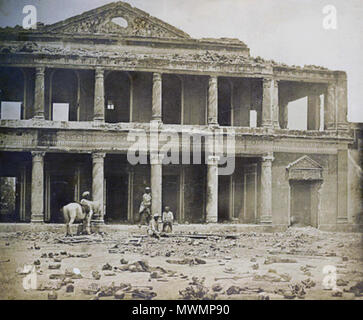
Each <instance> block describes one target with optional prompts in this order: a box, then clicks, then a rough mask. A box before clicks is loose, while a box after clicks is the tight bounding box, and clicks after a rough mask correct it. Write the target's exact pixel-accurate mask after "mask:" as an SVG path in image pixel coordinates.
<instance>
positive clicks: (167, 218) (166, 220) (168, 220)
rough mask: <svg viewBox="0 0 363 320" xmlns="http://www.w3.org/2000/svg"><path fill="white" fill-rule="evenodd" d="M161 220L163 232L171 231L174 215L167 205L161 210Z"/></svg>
mask: <svg viewBox="0 0 363 320" xmlns="http://www.w3.org/2000/svg"><path fill="white" fill-rule="evenodd" d="M162 220H163V232H167V233H169V232H172V231H173V221H174V215H173V213H172V212H171V211H170V208H169V207H167V206H166V207H165V211H164V212H163V216H162Z"/></svg>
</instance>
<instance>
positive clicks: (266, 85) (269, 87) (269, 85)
mask: <svg viewBox="0 0 363 320" xmlns="http://www.w3.org/2000/svg"><path fill="white" fill-rule="evenodd" d="M276 87H277V86H276V84H275V81H274V80H273V79H267V78H265V79H263V91H262V127H265V128H273V127H274V124H275V122H274V120H275V121H276V119H275V114H276V111H275V110H276V107H275V102H274V101H275V99H276V93H275V91H276Z"/></svg>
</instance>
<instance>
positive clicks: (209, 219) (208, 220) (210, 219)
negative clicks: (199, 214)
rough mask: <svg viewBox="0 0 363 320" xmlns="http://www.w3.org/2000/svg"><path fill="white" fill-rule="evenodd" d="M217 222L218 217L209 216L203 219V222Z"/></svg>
mask: <svg viewBox="0 0 363 320" xmlns="http://www.w3.org/2000/svg"><path fill="white" fill-rule="evenodd" d="M217 222H218V217H211V218H207V219H206V220H205V223H217Z"/></svg>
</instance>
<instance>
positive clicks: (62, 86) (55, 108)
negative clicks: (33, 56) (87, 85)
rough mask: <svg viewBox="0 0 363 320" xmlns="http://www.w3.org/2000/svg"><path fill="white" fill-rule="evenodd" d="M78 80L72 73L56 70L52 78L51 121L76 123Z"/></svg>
mask: <svg viewBox="0 0 363 320" xmlns="http://www.w3.org/2000/svg"><path fill="white" fill-rule="evenodd" d="M78 85H79V84H78V78H77V75H76V73H75V72H74V71H70V70H56V71H55V72H54V74H53V76H52V90H51V101H52V104H51V107H52V108H51V109H52V110H51V119H52V120H53V121H78V119H79V108H78V104H79V97H78Z"/></svg>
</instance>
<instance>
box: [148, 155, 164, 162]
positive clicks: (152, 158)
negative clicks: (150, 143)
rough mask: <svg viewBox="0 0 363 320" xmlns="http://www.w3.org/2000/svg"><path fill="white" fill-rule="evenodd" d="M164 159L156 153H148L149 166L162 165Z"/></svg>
mask: <svg viewBox="0 0 363 320" xmlns="http://www.w3.org/2000/svg"><path fill="white" fill-rule="evenodd" d="M163 159H164V154H162V153H158V152H152V153H150V163H151V164H162V163H163Z"/></svg>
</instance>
